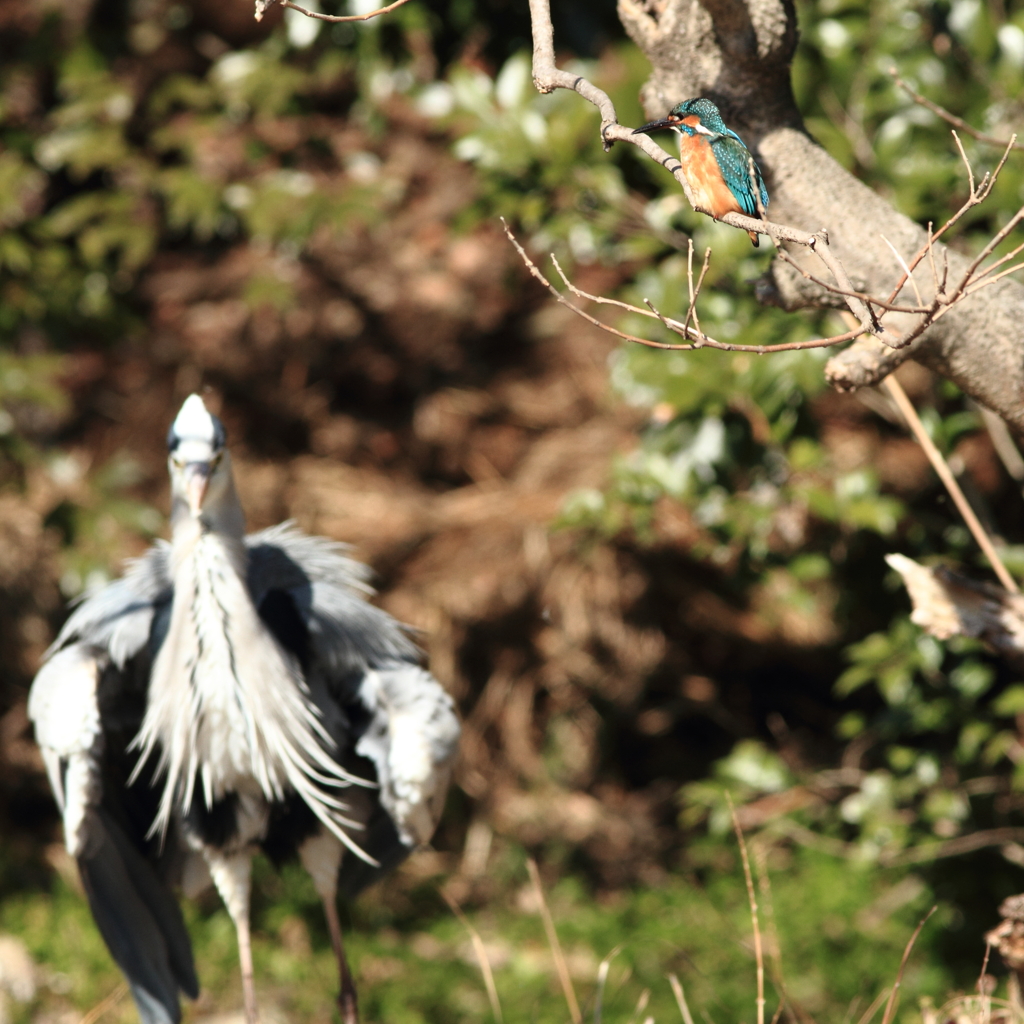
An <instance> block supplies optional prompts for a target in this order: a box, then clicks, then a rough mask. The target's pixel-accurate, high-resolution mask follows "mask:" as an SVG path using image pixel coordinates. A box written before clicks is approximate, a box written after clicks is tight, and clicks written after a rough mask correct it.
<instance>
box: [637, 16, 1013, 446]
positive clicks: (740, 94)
mask: <svg viewBox="0 0 1024 1024" xmlns="http://www.w3.org/2000/svg"><path fill="white" fill-rule="evenodd" d="M619 16H620V18H621V19H622V22H623V24H624V25H625V27H626V31H627V32H628V33H629V34H630V36H631V37H632V38H633V40H634V41H635V42H636V43H637V45H638V46H639V47H640V48H641V49H642V50H643V52H644V53H645V54H646V55H647V57H648V59H649V60H650V61H651V64H652V66H653V68H652V72H651V77H650V79H649V80H648V82H647V85H646V86H645V88H644V92H643V101H644V106H645V109H646V111H647V114H648V116H649V117H652V118H654V117H659V116H663V115H664V113H665V112H666V111H667V110H668V109H669V108H670V107H671V106H672V105H673V104H675V103H677V102H679V101H680V100H682V99H687V98H689V97H692V96H707V97H709V98H710V99H712V100H714V101H715V102H716V103H717V104H718V105H719V106H720V107H721V108H722V112H723V115H724V117H725V119H726V121H727V123H729V124H730V125H734V126H735V127H736V128H737V129H738V130H739V132H740V134H741V135H743V137H744V139H745V140H746V141H747V143H748V145H750V146H751V147H752V148H753V149H754V151H755V153H756V154H757V157H758V161H759V163H760V165H761V168H762V170H763V171H764V172H765V177H766V179H767V182H768V188H769V192H770V194H771V210H770V212H771V219H772V220H774V221H777V222H781V223H784V224H790V225H793V226H794V227H798V228H802V229H805V230H807V231H808V232H811V231H816V230H818V229H819V228H822V227H824V228H826V229H827V230H828V234H829V240H830V243H831V245H832V246H833V248H834V250H835V252H836V254H837V255H838V256H839V258H840V259H841V260H842V261H843V263H844V265H845V267H846V269H847V272H848V273H849V275H850V278H851V280H852V281H853V283H854V284H855V286H856V287H858V288H860V289H862V290H865V291H869V292H871V293H872V294H875V295H883V296H884V295H887V294H888V292H889V291H890V290H891V288H892V287H893V285H894V284H895V282H896V280H897V279H898V276H899V268H898V266H897V264H896V261H895V259H894V257H893V255H892V253H891V252H890V251H889V248H888V246H886V244H885V242H884V241H883V240H882V237H881V236H883V235H884V236H885V237H886V238H887V239H888V240H889V241H890V242H891V243H892V244H893V245H894V246H895V247H896V249H897V250H898V251H899V252H900V253H901V254H902V255H903V256H904V258H907V259H909V257H910V256H911V255H912V254H913V253H914V252H915V251H917V250H918V249H919V248H920V246H921V245H922V244H923V242H924V240H925V238H926V234H925V231H924V229H923V228H921V227H920V226H919V225H917V224H915V223H914V222H913V221H911V220H910V219H908V218H907V217H904V216H903V215H902V214H900V213H899V212H897V211H896V210H894V209H893V208H892V207H891V206H890V205H889V204H888V203H887V202H886V201H885V200H883V199H882V198H881V197H880V196H878V195H876V194H875V193H874V192H872V191H871V190H870V189H869V188H868V187H867V186H866V185H864V184H863V183H862V182H860V181H858V180H857V179H856V178H854V177H853V176H852V175H851V174H849V173H848V172H847V171H845V170H844V169H843V168H842V167H840V166H839V164H838V163H836V161H835V160H833V159H832V157H830V156H829V155H828V154H827V153H826V152H825V151H824V150H823V149H822V148H821V147H820V146H818V145H817V144H816V143H815V142H814V141H813V140H812V139H811V138H810V137H809V136H808V135H807V133H806V130H805V129H804V127H803V123H802V120H801V117H800V113H799V111H798V110H797V108H796V104H795V102H794V100H793V94H792V89H791V88H790V81H789V62H790V60H791V58H792V56H793V52H794V50H795V47H796V40H797V29H796V13H795V10H794V8H793V5H792V4H791V3H789V2H787V0H745V2H744V0H703V2H699V0H619ZM791 255H792V256H793V257H794V259H795V260H797V261H798V262H799V263H800V264H801V265H802V266H805V267H806V269H808V270H809V271H811V272H812V273H814V274H815V275H817V276H820V277H827V275H826V274H824V273H823V269H824V268H823V267H822V266H821V264H820V263H818V261H817V259H816V257H815V256H814V255H813V254H812V253H810V252H809V251H807V250H806V249H797V248H794V249H793V250H792V251H791ZM935 257H936V263H937V264H938V266H939V267H942V266H943V263H944V261H946V260H948V266H949V277H948V280H949V283H953V282H955V281H956V280H958V278H959V277H960V275H962V274H963V272H964V270H965V269H966V266H967V261H966V260H965V259H964V258H963V257H962V256H959V255H958V254H956V253H954V252H952V251H951V250H948V249H946V248H945V247H944V246H940V245H936V246H935ZM915 280H916V281H917V284H918V288H919V289H920V291H921V294H922V296H923V297H924V298H925V299H926V300H927V299H929V298H931V296H932V295H933V294H934V292H935V288H934V284H933V277H932V272H931V268H930V266H929V263H928V261H927V260H926V261H924V263H923V264H922V265H921V267H920V268H919V269H918V271H917V273H916V274H915ZM908 294H909V295H910V296H912V295H913V293H912V292H909V293H908V291H906V290H905V291H904V293H903V295H904V297H907V296H908ZM761 297H762V298H763V299H764V300H766V301H770V302H775V303H777V304H779V305H781V306H783V307H784V308H786V309H796V308H801V307H808V306H816V305H817V306H834V305H837V304H838V303H837V302H836V299H835V297H834V296H829V295H827V294H826V293H824V292H823V290H821V289H819V288H818V287H817V286H815V285H813V284H811V283H809V282H808V281H807V280H806V279H805V278H803V277H802V276H801V275H800V274H798V273H797V272H796V271H795V270H794V269H793V268H792V267H790V266H788V265H787V264H785V263H783V262H782V261H781V260H776V261H775V264H774V265H773V268H772V271H771V273H770V274H769V275H768V278H767V279H766V280H765V281H763V282H762V287H761ZM885 322H886V324H887V325H889V326H891V327H892V328H893V329H895V330H897V331H900V330H904V329H905V328H906V326H907V324H908V323H909V322H910V318H909V317H902V318H901V317H900V316H899V315H896V314H890V316H888V317H887V318H886V321H885ZM911 356H912V357H913V358H914V359H917V360H918V361H920V362H921V363H923V364H924V365H926V366H928V367H930V368H931V369H933V370H935V371H936V372H937V373H940V374H942V375H943V376H945V377H948V378H949V379H950V380H952V381H954V382H955V383H956V384H957V385H958V386H959V387H960V388H961V389H962V390H963V391H965V392H967V393H968V394H969V395H971V396H972V397H973V398H975V399H976V400H977V401H979V402H981V403H982V404H984V405H986V406H988V407H989V408H990V409H993V410H995V411H996V412H998V413H999V414H1000V415H1002V416H1003V417H1004V418H1005V419H1006V420H1007V422H1008V423H1010V424H1011V425H1012V426H1013V427H1014V428H1015V430H1016V431H1017V432H1018V433H1019V434H1022V435H1024V400H1022V399H1024V286H1021V285H1019V284H1017V283H1016V282H1014V281H1011V280H1009V279H1004V280H1003V281H1002V282H1000V283H998V284H996V285H993V286H992V287H991V288H986V289H984V290H983V291H981V292H980V293H979V294H978V295H977V296H975V297H974V298H971V299H967V300H965V301H964V302H962V303H960V304H959V305H957V306H955V307H954V308H953V309H952V310H951V311H950V312H948V313H947V314H946V315H945V316H944V317H943V318H942V319H941V320H939V321H938V322H937V323H936V324H934V325H933V326H932V327H931V328H930V329H929V330H928V331H926V332H925V333H924V334H923V335H922V336H921V337H920V338H918V339H917V341H915V342H914V343H912V344H911V345H910V346H908V347H907V348H906V349H901V350H893V349H890V348H887V347H886V346H885V345H884V344H883V343H882V342H880V341H878V340H877V339H874V338H872V339H864V340H861V341H858V342H856V343H854V344H853V345H851V346H850V347H849V348H848V349H846V350H845V351H844V352H841V353H839V354H838V355H836V356H835V357H834V358H833V359H832V360H831V361H830V362H829V365H828V369H827V374H828V376H829V379H830V380H831V382H832V383H833V385H834V386H835V387H837V388H840V389H844V390H845V389H852V388H856V387H862V386H864V385H867V384H875V383H877V382H878V381H879V380H881V379H882V377H884V376H885V375H886V374H887V373H889V372H890V371H891V370H893V369H895V368H896V366H898V365H899V364H900V363H901V362H902V361H903V360H904V359H906V358H908V357H911Z"/></svg>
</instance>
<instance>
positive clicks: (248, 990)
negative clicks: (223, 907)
mask: <svg viewBox="0 0 1024 1024" xmlns="http://www.w3.org/2000/svg"><path fill="white" fill-rule="evenodd" d="M235 931H236V932H237V934H238V962H239V964H240V965H241V967H242V999H243V1001H244V1003H245V1020H246V1024H259V1020H260V1011H259V1008H258V1007H257V1006H256V982H255V979H254V977H253V970H252V939H251V936H250V934H249V915H248V914H246V915H245V917H244V918H243V919H242V920H241V921H236V922H235Z"/></svg>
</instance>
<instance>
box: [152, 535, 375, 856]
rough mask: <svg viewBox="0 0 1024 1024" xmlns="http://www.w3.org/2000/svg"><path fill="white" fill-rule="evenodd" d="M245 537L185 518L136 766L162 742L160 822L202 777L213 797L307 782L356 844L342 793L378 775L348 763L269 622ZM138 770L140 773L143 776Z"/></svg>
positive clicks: (157, 826) (184, 808)
mask: <svg viewBox="0 0 1024 1024" xmlns="http://www.w3.org/2000/svg"><path fill="white" fill-rule="evenodd" d="M246 560H247V559H246V549H245V545H244V542H243V541H242V540H241V538H237V537H234V536H232V535H231V534H226V533H219V532H215V531H211V530H209V529H203V528H202V527H201V525H200V523H199V522H198V521H197V520H194V519H192V520H182V521H180V522H179V523H177V524H176V526H175V530H174V540H173V543H172V547H171V568H172V573H173V583H174V597H173V601H172V605H171V620H170V625H169V627H168V632H167V636H166V638H165V639H164V642H163V644H162V645H161V647H160V650H159V653H158V654H157V657H156V660H155V662H154V664H153V670H152V675H151V678H150V685H149V699H148V703H147V707H146V714H145V717H144V719H143V722H142V727H141V729H140V730H139V733H138V735H137V736H136V738H135V740H134V741H133V744H132V746H133V748H135V749H137V750H139V752H140V753H139V761H138V765H137V767H136V770H135V775H137V774H138V773H139V771H140V770H141V768H142V766H143V764H145V763H146V762H147V761H148V760H149V759H150V757H152V756H153V755H154V754H156V755H157V776H158V777H159V776H160V775H161V774H162V775H164V782H163V787H164V788H163V794H162V796H161V799H160V808H159V812H158V814H157V816H156V818H155V820H154V822H153V826H152V830H151V834H157V833H160V834H163V833H166V830H167V827H168V825H169V824H170V822H171V819H172V818H173V817H174V816H175V813H176V812H177V811H180V812H181V813H183V814H187V813H188V811H189V809H190V807H191V805H192V800H193V799H194V796H195V787H196V784H197V781H198V782H199V784H200V785H201V786H202V790H203V793H202V799H204V800H205V802H206V805H207V807H210V806H212V805H213V803H214V801H216V800H218V799H220V798H222V797H223V796H225V795H226V794H227V793H229V792H233V791H244V790H246V789H251V788H252V786H253V783H255V785H256V786H258V788H259V791H260V792H261V793H262V795H263V797H264V798H265V799H266V800H267V801H276V800H281V799H283V797H284V796H285V795H286V793H287V792H288V791H289V790H294V791H295V792H296V793H298V794H299V795H300V796H301V797H302V798H303V799H304V800H305V801H306V803H307V804H309V806H310V808H311V809H312V810H313V812H314V813H315V814H316V815H317V817H318V818H320V820H321V821H323V823H324V824H325V825H326V826H327V827H328V828H329V829H330V830H331V831H332V832H333V833H334V834H335V835H336V836H337V837H338V838H339V839H340V840H341V841H342V842H343V843H345V845H346V846H348V847H349V848H350V849H352V851H353V852H354V853H356V854H357V855H358V856H360V857H362V858H363V859H366V860H369V861H370V862H371V863H373V860H372V858H370V857H369V856H368V855H367V854H365V853H364V852H363V851H362V850H361V849H360V848H359V847H358V845H357V844H355V843H354V841H353V840H352V839H351V838H350V837H349V835H348V834H347V832H346V829H351V828H358V827H359V826H358V824H357V823H356V822H354V821H352V820H350V819H349V818H348V817H346V815H345V813H344V812H345V811H346V810H348V807H347V805H346V804H345V803H344V802H343V801H341V800H340V799H338V798H337V796H335V795H332V793H337V792H338V791H339V790H340V789H342V788H345V787H347V786H350V785H353V784H361V785H366V784H367V780H365V779H360V778H358V777H356V776H353V775H351V774H350V773H348V772H346V771H345V770H344V769H343V768H342V767H341V766H340V765H339V764H338V763H337V762H336V761H335V759H334V758H333V757H332V756H331V753H330V751H331V750H332V749H333V747H334V743H333V741H332V739H331V737H330V736H329V735H328V733H327V731H326V729H325V728H324V726H323V724H322V722H321V718H320V713H319V711H318V710H317V708H316V706H315V704H314V703H313V702H312V700H311V698H310V693H309V688H308V686H307V684H306V681H305V679H304V677H303V674H302V670H301V668H300V666H299V664H298V662H297V661H296V659H295V658H294V657H293V656H292V655H291V654H290V653H289V652H287V651H286V650H284V649H283V648H282V647H281V646H280V644H279V643H278V642H277V640H276V639H275V638H274V636H273V634H272V633H271V632H270V631H269V630H268V629H267V627H266V626H265V625H264V623H263V621H262V619H260V617H259V613H258V612H257V610H256V607H255V606H254V604H253V602H252V598H251V597H250V595H249V591H248V588H247V586H246V582H245V579H246ZM133 778H134V776H133Z"/></svg>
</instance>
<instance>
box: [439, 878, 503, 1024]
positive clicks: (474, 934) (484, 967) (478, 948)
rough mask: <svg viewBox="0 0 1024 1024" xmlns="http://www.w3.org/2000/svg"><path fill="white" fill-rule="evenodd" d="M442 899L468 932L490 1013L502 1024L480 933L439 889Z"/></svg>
mask: <svg viewBox="0 0 1024 1024" xmlns="http://www.w3.org/2000/svg"><path fill="white" fill-rule="evenodd" d="M439 892H440V893H441V897H442V899H444V901H445V903H447V904H448V906H449V907H450V908H451V911H452V913H453V914H454V915H455V916H456V918H458V921H459V924H461V925H462V927H463V928H465V929H466V931H467V932H469V940H470V942H472V943H473V952H474V953H475V954H476V961H477V963H478V964H479V965H480V973H481V974H482V975H483V976H484V987H485V988H486V989H487V998H488V999H489V1000H490V1003H491V1013H492V1014H494V1019H495V1021H497V1024H503V1018H502V1015H501V1003H500V1002H499V1000H498V989H497V986H496V985H495V984H494V973H493V972H492V971H491V961H490V958H489V957H488V956H487V947H486V946H485V945H484V940H483V939H481V938H480V933H479V932H478V931H477V930H476V929H475V928H474V927H473V925H472V924H470V921H469V918H468V917H466V915H465V914H464V913H463V912H462V908H461V907H460V906H459V905H458V903H456V902H455V900H453V899H452V897H451V896H449V895H448V893H446V892H445V891H444V889H440V890H439Z"/></svg>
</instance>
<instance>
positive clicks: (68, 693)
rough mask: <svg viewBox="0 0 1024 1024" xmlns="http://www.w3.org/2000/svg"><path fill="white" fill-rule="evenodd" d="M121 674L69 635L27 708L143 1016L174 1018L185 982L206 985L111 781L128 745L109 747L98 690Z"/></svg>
mask: <svg viewBox="0 0 1024 1024" xmlns="http://www.w3.org/2000/svg"><path fill="white" fill-rule="evenodd" d="M121 674H122V670H121V669H119V668H118V667H117V666H115V665H114V664H113V663H112V660H111V658H110V657H109V655H108V654H107V652H106V651H104V650H102V649H99V648H96V647H90V646H88V645H86V644H80V643H72V644H70V645H68V646H65V647H63V648H62V649H60V650H58V651H56V653H54V654H52V655H51V656H50V658H49V659H48V660H47V661H46V662H45V663H44V665H43V667H42V668H41V669H40V670H39V673H38V675H37V676H36V678H35V681H34V682H33V684H32V690H31V692H30V694H29V705H28V711H29V717H30V718H31V719H32V721H33V723H34V724H35V730H36V740H37V741H38V743H39V745H40V747H41V749H42V752H43V760H44V762H45V763H46V769H47V773H48V774H49V777H50V783H51V785H52V787H53V791H54V795H55V796H56V798H57V803H58V805H59V806H60V808H61V811H62V814H63V817H64V835H65V842H66V844H67V848H68V852H69V853H71V855H72V856H73V857H75V859H76V860H77V862H78V866H79V869H80V871H81V875H82V884H83V886H84V888H85V891H86V895H87V896H88V899H89V906H90V908H91V909H92V913H93V916H94V917H95V919H96V923H97V925H98V927H99V929H100V933H101V934H102V935H103V938H104V940H105V941H106V943H107V946H108V947H109V949H110V952H111V954H112V955H113V957H114V959H115V960H116V961H117V963H118V964H119V966H120V967H121V969H122V970H123V971H124V973H125V975H126V976H127V978H128V981H129V984H130V985H131V988H132V994H133V995H134V997H135V1001H136V1004H137V1006H138V1009H139V1014H140V1016H141V1017H142V1020H143V1022H144V1024H177V1021H179V1020H180V1018H181V1011H180V1007H179V1001H178V990H179V988H180V989H181V990H182V991H184V992H185V993H186V994H188V995H190V996H193V997H195V996H196V995H197V994H198V989H199V986H198V982H197V980H196V974H195V967H194V965H193V961H192V947H191V943H190V942H189V937H188V932H187V931H186V930H185V924H184V921H183V920H182V917H181V911H180V910H179V909H178V905H177V903H176V902H175V900H174V897H173V895H172V894H171V892H170V890H169V889H168V887H167V886H166V884H165V883H164V881H163V880H162V879H161V877H160V875H159V874H158V872H157V869H156V867H155V866H154V863H153V862H152V861H151V860H150V859H149V858H148V857H147V855H146V853H145V851H144V848H143V843H142V837H141V836H139V835H136V836H133V835H132V834H131V832H132V829H131V818H132V812H131V809H129V808H128V807H127V806H126V802H127V801H128V799H129V797H128V794H127V790H126V788H125V787H124V786H120V785H105V778H106V776H107V775H108V774H109V773H110V771H111V770H112V767H114V766H113V765H112V762H114V761H116V760H117V756H118V754H123V753H124V752H123V751H113V750H108V744H107V739H108V736H107V731H106V729H105V722H104V719H103V710H102V709H103V705H104V701H103V698H102V696H101V690H102V689H103V686H104V684H109V683H111V682H112V683H113V684H114V685H116V684H117V682H118V678H117V677H118V676H120V675H121Z"/></svg>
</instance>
